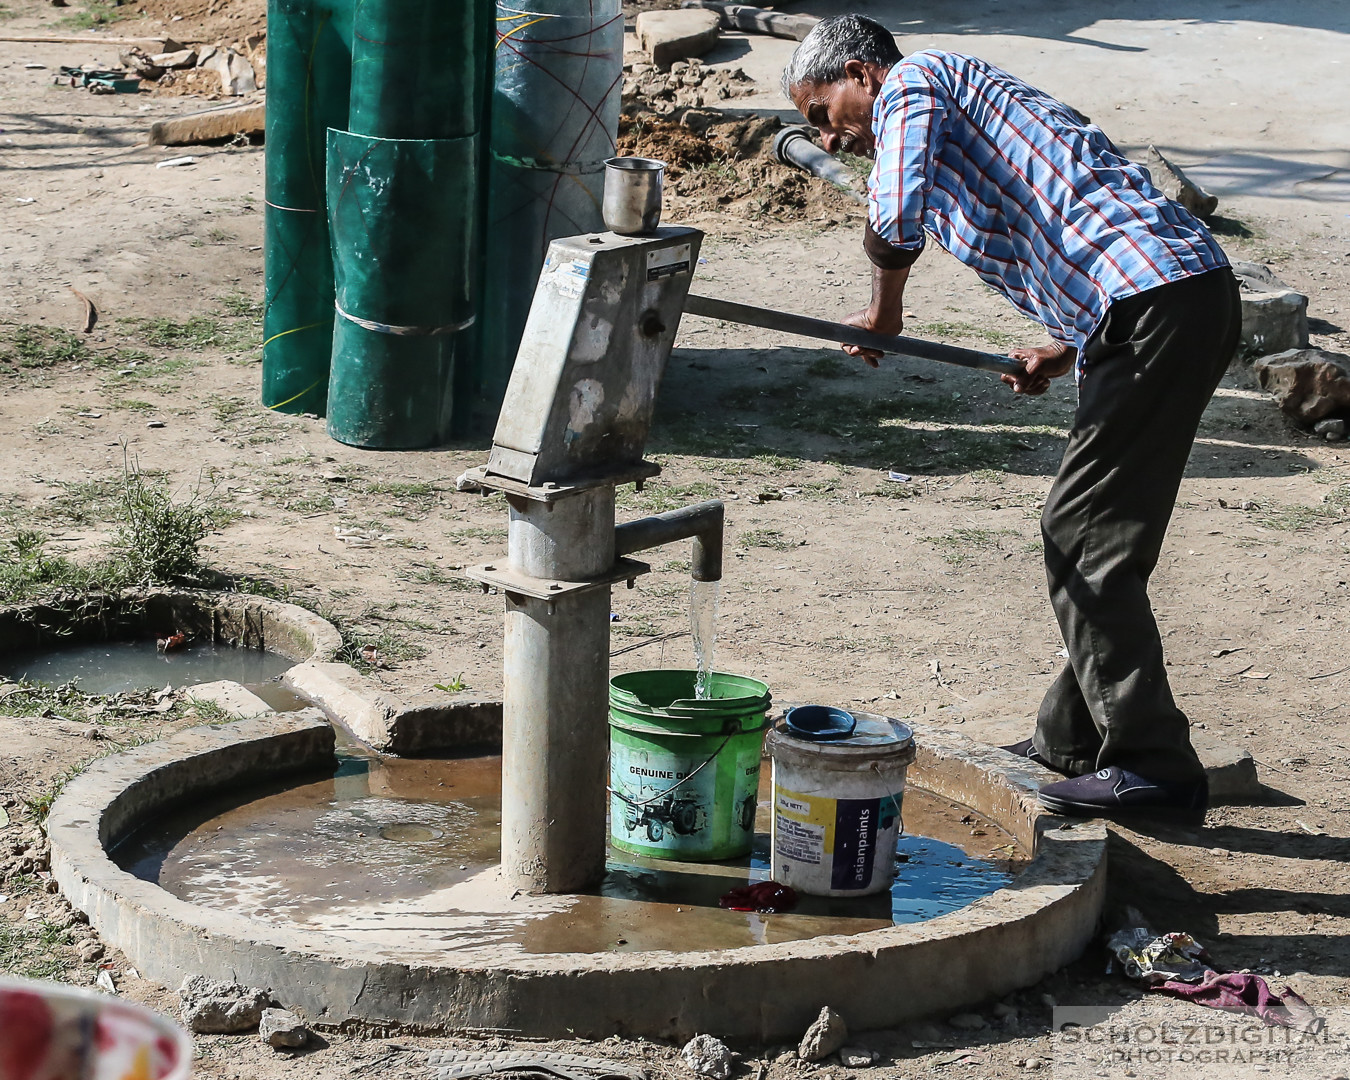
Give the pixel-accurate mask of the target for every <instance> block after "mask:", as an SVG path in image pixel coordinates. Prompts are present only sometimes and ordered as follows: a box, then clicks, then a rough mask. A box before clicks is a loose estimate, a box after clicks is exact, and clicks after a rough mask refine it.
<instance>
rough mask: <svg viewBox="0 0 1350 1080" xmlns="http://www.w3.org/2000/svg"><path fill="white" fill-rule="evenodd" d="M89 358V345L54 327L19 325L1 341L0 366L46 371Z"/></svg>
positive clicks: (76, 336)
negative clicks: (55, 366)
mask: <svg viewBox="0 0 1350 1080" xmlns="http://www.w3.org/2000/svg"><path fill="white" fill-rule="evenodd" d="M88 359H90V352H89V346H87V345H86V344H85V343H84V341H83V339H82V338H80V337H79V336H78V335H77V334H73V333H71V332H70V331H69V330H63V329H61V328H60V327H55V326H41V325H39V324H37V323H21V324H20V325H18V326H15V327H13V328H12V329H11V330H10V331H9V332H8V333H7V334H6V335H5V337H4V339H3V341H0V364H6V365H9V366H11V367H14V368H30V369H31V368H48V367H51V366H52V365H54V364H60V363H75V362H77V361H81V360H88Z"/></svg>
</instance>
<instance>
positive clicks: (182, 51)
mask: <svg viewBox="0 0 1350 1080" xmlns="http://www.w3.org/2000/svg"><path fill="white" fill-rule="evenodd" d="M174 44H176V43H175V42H166V45H174ZM118 59H119V60H120V61H121V63H122V65H123V66H124V67H125V68H126V69H127V71H129V72H130V73H132V74H133V75H134V76H136V77H137V78H139V79H141V80H143V81H145V82H151V83H155V84H157V85H159V86H161V87H170V86H172V87H177V88H179V89H180V90H186V91H187V92H199V93H217V94H221V95H223V96H225V97H240V96H242V95H243V94H248V93H252V92H253V91H254V90H256V89H257V88H258V78H257V73H256V72H255V71H254V67H253V64H252V62H251V61H250V60H249V59H248V58H247V57H245V56H244V55H242V54H241V53H238V52H236V51H235V50H234V49H232V48H229V47H228V46H223V45H203V46H201V47H199V48H183V47H181V46H179V47H177V48H173V49H166V50H165V51H164V52H159V53H147V52H146V51H145V50H143V49H140V48H136V47H134V46H133V47H132V48H129V49H127V50H126V51H124V52H123V53H122V54H121V55H120V56H119V57H118Z"/></svg>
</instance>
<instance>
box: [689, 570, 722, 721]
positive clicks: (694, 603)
mask: <svg viewBox="0 0 1350 1080" xmlns="http://www.w3.org/2000/svg"><path fill="white" fill-rule="evenodd" d="M721 592H722V583H721V582H720V581H693V582H691V583H690V586H689V623H690V627H691V629H692V631H693V635H694V659H695V661H696V663H697V666H698V675H697V676H696V677H695V678H694V697H695V698H697V699H698V700H700V701H703V700H706V699H707V698H708V695H709V693H710V691H711V687H712V671H713V652H714V649H715V647H716V644H717V600H718V597H719V596H720V595H721Z"/></svg>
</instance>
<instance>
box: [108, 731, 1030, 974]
mask: <svg viewBox="0 0 1350 1080" xmlns="http://www.w3.org/2000/svg"><path fill="white" fill-rule="evenodd" d="M500 770H501V759H500V758H499V757H492V756H483V757H470V758H462V759H455V760H425V761H417V760H383V761H381V760H373V759H370V758H367V757H361V756H359V755H358V754H357V753H356V752H355V751H354V749H353V748H351V747H347V748H344V749H343V750H342V753H341V757H340V764H339V767H338V769H337V773H336V775H328V776H316V777H314V778H313V779H312V780H311V781H309V782H307V783H306V782H301V783H298V784H295V785H294V786H291V787H288V788H286V789H285V790H277V789H273V790H260V791H257V792H253V793H249V794H247V795H246V796H245V798H247V799H248V801H246V802H243V803H242V804H240V802H239V796H237V795H236V796H235V797H234V798H233V799H232V800H219V801H217V802H215V803H213V804H201V805H197V806H195V807H194V808H193V809H192V810H190V811H184V812H182V813H180V814H178V815H176V816H172V817H168V818H166V819H164V820H161V821H159V822H157V823H155V824H154V825H153V826H149V827H147V828H146V829H145V830H143V831H142V832H140V833H139V834H137V835H135V836H133V837H131V838H130V839H129V840H128V841H127V842H125V843H124V844H122V845H121V847H120V848H119V849H118V850H117V851H116V852H114V856H115V858H116V859H117V860H118V862H119V863H120V865H122V867H123V868H124V869H127V870H129V871H130V872H132V873H134V874H136V875H137V876H138V877H140V878H143V879H145V880H149V881H157V882H159V884H160V885H162V886H163V887H164V888H166V889H168V890H169V891H170V892H172V893H173V894H174V895H176V896H178V897H181V898H182V899H184V900H189V901H191V902H193V903H197V904H203V905H206V906H208V907H213V908H219V909H222V910H228V911H232V912H235V913H237V914H241V915H246V916H249V917H251V918H255V919H260V920H263V921H266V922H271V923H278V924H286V925H291V926H298V927H303V928H308V929H315V930H324V931H326V932H328V933H330V934H333V935H336V936H338V937H342V938H347V939H351V940H354V941H359V942H361V943H363V944H365V945H368V946H371V947H374V948H376V949H380V950H383V951H385V952H387V953H388V955H390V956H399V957H402V958H404V959H415V958H418V957H426V958H431V957H435V956H441V955H443V954H445V953H446V952H447V951H449V950H454V951H455V952H456V953H457V955H461V956H464V957H466V958H467V957H471V956H474V955H478V954H481V955H482V956H485V957H486V956H489V955H490V956H493V957H500V956H502V955H504V954H507V955H509V954H526V953H538V952H586V953H589V952H633V951H647V950H662V949H665V950H674V951H680V952H685V951H698V950H706V949H732V948H738V947H741V946H747V945H753V944H762V943H769V942H778V941H796V940H802V939H804V938H811V937H817V936H820V935H825V934H852V933H859V932H861V931H864V930H873V929H877V928H880V927H883V926H889V925H892V924H893V923H906V922H915V921H918V920H921V919H928V918H933V917H935V916H937V915H941V914H944V913H946V912H948V911H952V910H955V909H956V908H959V907H962V906H964V905H965V904H968V903H970V902H971V901H972V900H974V899H976V898H978V897H980V896H984V895H987V894H989V893H991V892H993V891H995V890H997V889H999V888H1001V887H1003V886H1004V885H1006V884H1007V883H1008V882H1009V881H1011V879H1012V875H1013V874H1014V873H1015V872H1016V871H1017V870H1018V869H1019V868H1020V866H1021V865H1022V864H1023V862H1024V860H1025V857H1026V856H1025V853H1024V852H1021V851H1020V850H1019V849H1017V848H1016V846H1015V844H1014V842H1013V840H1012V838H1011V837H1009V836H1008V835H1007V834H1005V833H1003V832H1002V831H1001V830H999V829H998V828H997V826H995V825H994V824H993V823H992V822H989V821H986V820H984V819H981V818H979V817H978V816H977V815H974V814H972V813H971V811H969V810H968V809H966V808H965V807H962V806H959V805H957V804H954V803H950V802H948V801H946V800H943V799H938V798H937V797H935V796H933V795H930V794H928V793H927V792H923V791H920V790H918V789H914V788H910V789H909V790H908V791H906V793H905V797H904V816H905V824H906V828H907V835H906V836H904V837H902V838H901V841H900V845H899V853H898V857H899V859H900V865H899V872H898V874H897V880H896V884H895V887H894V888H893V889H892V891H891V893H890V894H889V895H885V894H883V895H881V896H879V897H872V898H867V899H860V900H830V899H824V898H816V897H802V899H801V903H800V905H799V906H798V907H797V909H796V910H795V911H793V912H790V913H786V914H780V915H759V914H754V913H745V912H734V911H726V910H723V909H721V908H720V907H718V903H717V901H718V898H719V897H720V896H722V895H723V894H724V893H725V892H727V891H728V890H729V889H731V888H733V887H735V886H737V885H742V884H745V883H746V882H747V881H758V880H763V879H765V878H767V877H768V867H769V852H768V837H767V835H766V834H767V831H768V817H769V812H770V811H769V807H770V800H769V795H770V792H769V785H768V782H767V774H768V772H769V770H767V769H766V770H764V772H765V775H766V781H765V784H764V786H763V788H762V789H761V792H760V818H759V826H760V828H761V834H760V836H759V840H758V843H757V845H756V849H755V851H754V853H753V855H752V856H751V858H750V859H748V860H743V861H742V862H741V863H740V864H738V865H736V864H726V863H721V864H712V865H709V864H694V863H670V862H655V861H645V860H641V859H635V858H633V857H631V856H630V857H623V858H620V857H619V856H618V855H617V853H615V854H614V856H613V857H612V858H611V862H610V868H609V871H608V873H607V874H606V876H605V880H604V882H603V883H602V885H601V886H600V887H599V888H598V889H597V890H595V892H594V893H593V894H587V895H580V896H565V897H529V896H523V895H518V894H515V893H514V892H512V891H508V890H506V889H504V888H503V887H502V886H501V884H500V882H499V880H498V878H497V875H496V870H495V864H496V862H497V858H498V833H499V828H500V820H501V819H500V799H501V771H500Z"/></svg>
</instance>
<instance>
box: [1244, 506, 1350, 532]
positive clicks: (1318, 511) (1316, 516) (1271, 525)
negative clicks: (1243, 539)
mask: <svg viewBox="0 0 1350 1080" xmlns="http://www.w3.org/2000/svg"><path fill="white" fill-rule="evenodd" d="M1340 516H1341V514H1340V513H1339V510H1338V508H1337V507H1336V505H1335V504H1334V503H1333V504H1323V505H1321V506H1299V505H1290V506H1276V507H1270V508H1268V509H1264V508H1263V511H1262V513H1261V515H1260V516H1259V517H1257V518H1256V522H1257V524H1258V525H1264V526H1265V527H1266V528H1267V529H1276V530H1278V531H1279V532H1302V531H1303V530H1305V529H1313V528H1316V527H1317V526H1318V525H1326V524H1327V523H1328V522H1331V521H1336V520H1338V519H1339V518H1340Z"/></svg>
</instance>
